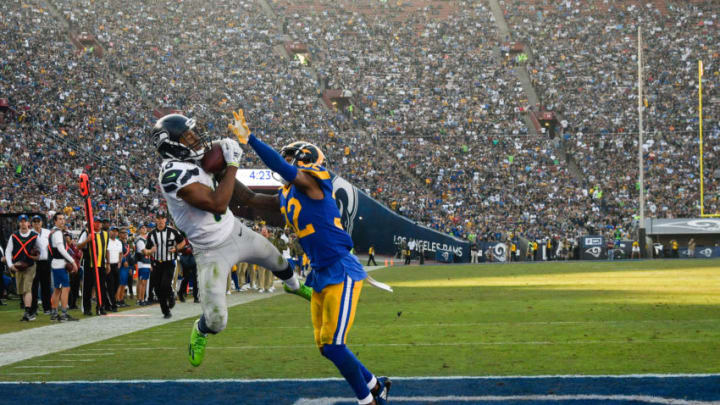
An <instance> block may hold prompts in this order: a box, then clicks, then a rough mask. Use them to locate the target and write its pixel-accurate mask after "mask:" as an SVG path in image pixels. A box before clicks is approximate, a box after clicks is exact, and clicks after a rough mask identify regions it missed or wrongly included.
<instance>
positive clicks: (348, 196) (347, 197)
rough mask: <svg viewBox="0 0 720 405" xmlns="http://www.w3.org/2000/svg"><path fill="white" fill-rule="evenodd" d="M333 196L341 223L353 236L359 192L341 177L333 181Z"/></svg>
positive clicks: (336, 177)
mask: <svg viewBox="0 0 720 405" xmlns="http://www.w3.org/2000/svg"><path fill="white" fill-rule="evenodd" d="M332 185H333V194H334V195H335V203H336V204H337V207H338V210H340V222H341V223H342V226H343V229H345V231H346V232H347V233H348V235H350V236H352V232H353V223H354V222H355V216H357V213H358V205H359V202H360V201H359V199H358V192H357V189H356V188H355V187H354V186H353V185H352V184H350V182H348V181H347V180H345V179H343V178H342V177H340V176H335V178H334V179H333V181H332Z"/></svg>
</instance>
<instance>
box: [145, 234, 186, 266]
mask: <svg viewBox="0 0 720 405" xmlns="http://www.w3.org/2000/svg"><path fill="white" fill-rule="evenodd" d="M184 239H185V238H183V236H182V235H181V234H180V232H178V231H177V230H176V229H173V228H171V227H169V226H166V227H165V229H163V230H162V231H159V230H158V229H157V228H155V229H153V230H152V231H150V233H149V234H148V236H147V244H146V245H145V249H148V250H150V249H152V248H153V246H157V250H156V251H155V253H154V254H153V260H155V261H156V262H169V261H171V260H175V259H176V258H177V254H175V253H172V252H170V248H171V247H175V246H176V245H177V244H179V243H180V242H182V241H183V240H184Z"/></svg>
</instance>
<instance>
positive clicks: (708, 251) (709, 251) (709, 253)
mask: <svg viewBox="0 0 720 405" xmlns="http://www.w3.org/2000/svg"><path fill="white" fill-rule="evenodd" d="M698 253H700V255H702V256H705V257H710V256H712V249H710V248H705V249H703V250H701V251H700V252H698Z"/></svg>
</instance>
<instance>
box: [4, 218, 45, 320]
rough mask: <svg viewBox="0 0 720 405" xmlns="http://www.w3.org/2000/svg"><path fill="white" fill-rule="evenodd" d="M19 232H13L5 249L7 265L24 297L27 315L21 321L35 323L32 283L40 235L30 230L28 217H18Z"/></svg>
mask: <svg viewBox="0 0 720 405" xmlns="http://www.w3.org/2000/svg"><path fill="white" fill-rule="evenodd" d="M18 225H19V228H20V229H19V230H18V231H16V232H13V234H12V235H10V239H8V244H7V247H6V248H5V264H6V265H7V266H8V269H10V271H11V272H14V273H15V282H16V286H17V294H18V296H20V297H22V304H24V308H25V314H23V317H22V319H21V321H26V322H27V321H34V320H35V318H36V317H35V314H33V313H32V312H31V311H30V306H31V301H32V283H33V280H34V279H35V267H36V266H35V261H36V260H37V259H38V253H39V252H38V250H37V237H38V234H37V233H36V232H35V231H33V230H32V229H30V221H29V218H28V216H27V215H25V214H22V215H20V216H19V217H18Z"/></svg>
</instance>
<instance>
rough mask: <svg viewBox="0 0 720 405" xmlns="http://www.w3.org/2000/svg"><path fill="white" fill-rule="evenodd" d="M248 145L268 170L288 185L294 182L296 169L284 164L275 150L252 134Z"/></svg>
mask: <svg viewBox="0 0 720 405" xmlns="http://www.w3.org/2000/svg"><path fill="white" fill-rule="evenodd" d="M248 145H250V146H251V147H252V148H253V149H254V150H255V153H257V154H258V156H259V157H260V159H261V160H262V161H263V163H265V166H267V167H268V168H269V169H270V170H272V171H274V172H275V173H277V174H279V175H280V176H282V178H283V179H285V181H287V182H288V183H292V182H293V180H295V177H297V174H298V169H297V167H295V166H293V165H291V164H289V163H288V162H286V161H285V159H283V157H282V156H280V154H279V153H277V152H276V151H275V149H273V148H271V147H270V146H268V145H266V144H265V143H263V142H262V141H261V140H259V139H257V138H256V137H255V135H252V134H250V140H249V141H248Z"/></svg>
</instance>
